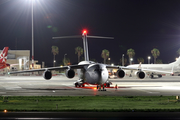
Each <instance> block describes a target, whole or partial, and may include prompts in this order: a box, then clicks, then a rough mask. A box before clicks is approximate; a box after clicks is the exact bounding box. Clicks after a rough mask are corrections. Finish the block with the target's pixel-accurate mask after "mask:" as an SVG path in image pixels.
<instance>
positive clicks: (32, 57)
mask: <svg viewBox="0 0 180 120" xmlns="http://www.w3.org/2000/svg"><path fill="white" fill-rule="evenodd" d="M31 2H32V6H31V7H32V9H31V10H32V11H31V17H32V69H34V23H33V0H32V1H31Z"/></svg>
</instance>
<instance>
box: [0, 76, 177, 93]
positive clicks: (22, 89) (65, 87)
mask: <svg viewBox="0 0 180 120" xmlns="http://www.w3.org/2000/svg"><path fill="white" fill-rule="evenodd" d="M76 80H78V77H75V78H73V79H68V78H66V77H65V76H53V77H52V79H51V80H45V79H44V78H43V77H42V76H0V95H1V96H95V95H107V96H160V95H163V96H172V95H175V96H176V95H180V76H163V77H162V78H159V79H156V78H155V79H151V78H145V79H143V80H140V79H137V78H135V77H125V78H123V79H110V81H111V82H112V83H113V84H112V85H111V87H110V88H106V91H98V90H96V89H95V88H96V86H94V85H86V86H85V87H83V88H76V87H75V86H74V85H73V83H74V82H75V81H76ZM116 84H117V85H118V89H115V88H114V86H115V85H116Z"/></svg>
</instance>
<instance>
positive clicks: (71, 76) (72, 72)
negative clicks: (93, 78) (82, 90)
mask: <svg viewBox="0 0 180 120" xmlns="http://www.w3.org/2000/svg"><path fill="white" fill-rule="evenodd" d="M74 76H75V72H74V70H72V69H68V70H66V77H68V78H73V77H74Z"/></svg>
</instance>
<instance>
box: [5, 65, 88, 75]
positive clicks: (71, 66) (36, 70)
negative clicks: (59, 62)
mask: <svg viewBox="0 0 180 120" xmlns="http://www.w3.org/2000/svg"><path fill="white" fill-rule="evenodd" d="M85 65H86V64H83V65H69V66H63V67H49V68H42V69H32V70H23V71H13V72H8V74H16V73H25V72H38V71H47V70H50V71H51V70H63V69H82V68H84V66H85Z"/></svg>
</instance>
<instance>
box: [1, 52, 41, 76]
mask: <svg viewBox="0 0 180 120" xmlns="http://www.w3.org/2000/svg"><path fill="white" fill-rule="evenodd" d="M1 51H2V50H1ZM1 51H0V52H1ZM37 62H38V61H37V60H35V61H34V69H39V68H41V65H39V64H36V63H37ZM7 64H10V68H5V69H3V70H0V73H6V72H7V71H16V70H28V69H32V61H31V60H30V50H8V55H7Z"/></svg>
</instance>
